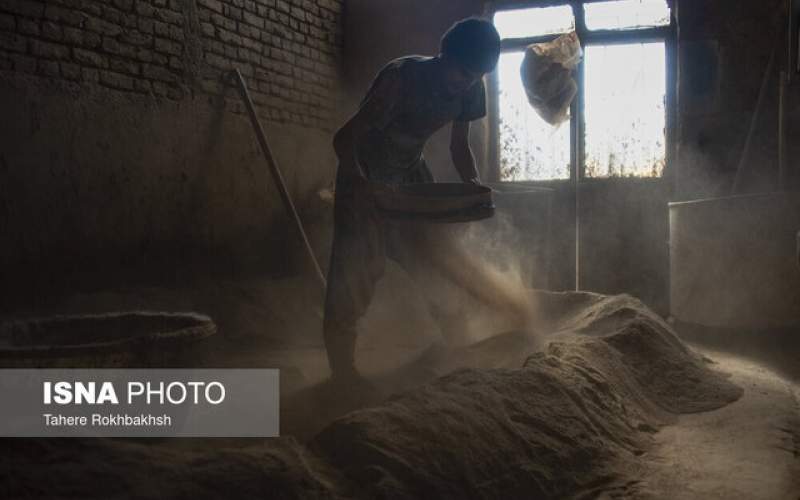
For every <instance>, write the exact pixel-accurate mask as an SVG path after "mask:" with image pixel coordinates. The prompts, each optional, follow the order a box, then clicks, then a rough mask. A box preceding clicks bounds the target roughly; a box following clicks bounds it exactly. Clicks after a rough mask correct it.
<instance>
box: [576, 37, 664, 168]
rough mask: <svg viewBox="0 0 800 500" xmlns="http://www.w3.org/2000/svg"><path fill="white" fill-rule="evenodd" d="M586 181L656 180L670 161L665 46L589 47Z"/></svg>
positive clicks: (648, 44) (586, 60)
mask: <svg viewBox="0 0 800 500" xmlns="http://www.w3.org/2000/svg"><path fill="white" fill-rule="evenodd" d="M585 57H586V58H585V69H586V74H585V82H586V90H585V92H586V102H585V120H586V175H587V176H589V177H614V176H627V177H656V176H660V175H661V173H662V172H663V170H664V162H665V159H666V134H665V127H666V109H665V100H666V54H665V50H664V43H663V42H655V43H635V44H626V45H608V46H597V45H590V46H588V47H586V56H585Z"/></svg>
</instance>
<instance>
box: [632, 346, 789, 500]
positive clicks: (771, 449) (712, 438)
mask: <svg viewBox="0 0 800 500" xmlns="http://www.w3.org/2000/svg"><path fill="white" fill-rule="evenodd" d="M705 353H706V354H707V355H708V356H711V357H713V359H715V360H716V361H717V362H718V363H719V365H720V368H721V369H722V370H724V371H726V372H728V373H730V374H731V375H732V381H733V382H735V383H737V384H738V385H740V386H741V387H743V388H744V395H743V396H742V398H741V399H739V400H738V401H736V402H735V403H732V404H730V405H728V406H726V407H724V408H721V409H719V410H716V411H712V412H707V413H698V414H693V415H682V416H680V417H678V420H677V422H675V423H674V424H672V425H669V426H667V427H664V428H663V429H661V430H660V431H659V432H658V433H657V434H656V435H655V440H656V442H655V445H654V446H653V448H652V449H651V450H650V451H649V452H648V453H647V454H646V455H644V456H643V457H642V458H643V460H644V462H645V473H644V477H645V479H643V480H642V482H641V483H640V484H639V489H640V491H643V492H646V493H647V495H646V497H649V498H680V499H687V500H694V499H697V500H700V499H717V498H719V499H723V498H747V499H751V500H769V499H787V500H797V499H799V498H800V404H799V403H798V401H800V400H798V396H800V392H799V391H800V388H798V386H797V385H796V384H793V383H791V382H789V381H787V380H785V379H783V378H781V377H780V376H778V375H776V374H775V372H773V371H771V370H770V369H768V368H765V367H764V366H762V365H759V364H757V363H754V362H752V361H749V360H746V359H743V358H738V357H734V356H731V355H729V354H724V353H720V352H711V351H705Z"/></svg>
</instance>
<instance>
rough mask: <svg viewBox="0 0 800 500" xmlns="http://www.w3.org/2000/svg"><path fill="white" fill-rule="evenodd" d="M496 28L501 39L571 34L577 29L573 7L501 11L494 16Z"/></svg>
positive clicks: (562, 6)
mask: <svg viewBox="0 0 800 500" xmlns="http://www.w3.org/2000/svg"><path fill="white" fill-rule="evenodd" d="M494 26H495V28H497V32H498V33H500V37H501V38H526V37H531V36H542V35H554V34H560V33H569V32H570V31H573V30H574V29H575V20H574V19H573V17H572V7H570V6H569V5H561V6H558V7H543V8H533V9H514V10H501V11H498V12H497V13H496V14H495V15H494Z"/></svg>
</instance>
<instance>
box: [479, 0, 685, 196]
mask: <svg viewBox="0 0 800 500" xmlns="http://www.w3.org/2000/svg"><path fill="white" fill-rule="evenodd" d="M494 23H495V26H496V27H497V29H498V32H499V33H500V36H501V37H502V39H503V53H502V54H501V56H500V62H499V63H498V67H497V71H496V73H495V74H494V82H493V88H494V91H495V100H494V103H495V106H494V107H493V109H494V110H493V114H494V123H495V124H496V127H495V134H493V145H494V148H493V150H494V156H495V159H496V164H497V166H498V167H497V177H498V178H499V179H500V180H502V181H547V180H565V179H570V178H573V177H574V176H575V175H576V174H577V175H579V176H580V177H589V178H602V177H660V176H661V175H662V174H663V172H664V168H665V166H666V163H667V157H668V148H667V130H668V127H667V124H668V119H669V113H670V109H669V106H668V102H669V100H670V96H671V95H672V89H673V88H674V82H671V81H670V79H671V78H673V77H672V72H670V71H668V68H669V64H670V54H671V53H672V51H671V50H670V44H671V42H672V40H673V31H672V23H671V13H670V9H669V7H668V5H667V3H666V0H613V1H591V2H586V3H585V5H584V4H583V3H582V2H576V1H572V2H569V3H567V2H566V1H565V2H564V5H555V6H550V7H529V8H512V9H508V10H499V11H497V12H495V15H494ZM570 31H576V32H577V33H578V36H579V38H580V39H581V43H582V45H583V48H584V57H583V61H582V63H581V65H580V66H579V68H578V70H577V72H576V73H577V76H576V81H578V86H579V90H578V96H577V97H576V99H575V101H574V102H573V105H572V108H571V113H570V114H571V116H570V118H569V120H568V121H567V122H565V123H563V124H562V125H561V126H559V127H553V126H551V125H549V124H547V123H546V122H545V121H544V120H542V119H541V118H540V117H539V116H538V115H537V114H536V112H535V111H534V110H533V108H532V107H531V106H530V105H529V104H528V101H527V98H526V96H525V91H524V89H523V87H522V81H521V79H520V72H519V69H520V64H521V62H522V57H523V53H524V49H525V47H526V46H527V45H529V44H531V43H539V42H544V41H550V40H552V39H554V38H555V37H556V36H558V35H559V34H562V33H568V32H570Z"/></svg>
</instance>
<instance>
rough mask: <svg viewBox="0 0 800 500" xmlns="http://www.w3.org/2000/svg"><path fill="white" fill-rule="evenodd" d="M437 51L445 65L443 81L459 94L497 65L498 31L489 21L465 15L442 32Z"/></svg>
mask: <svg viewBox="0 0 800 500" xmlns="http://www.w3.org/2000/svg"><path fill="white" fill-rule="evenodd" d="M440 52H441V56H442V60H443V61H444V67H445V80H446V82H445V85H446V87H447V89H448V91H449V92H451V93H454V94H458V93H461V92H464V91H465V90H467V89H468V88H470V87H471V86H472V85H473V84H474V83H475V82H476V81H478V79H480V78H481V77H482V76H483V75H484V74H486V73H488V72H490V71H492V70H493V69H494V67H495V66H496V65H497V60H498V58H499V57H500V35H499V34H498V33H497V30H496V29H495V28H494V26H493V25H492V23H490V22H488V21H484V20H482V19H476V18H469V19H464V20H462V21H459V22H457V23H456V24H454V25H453V26H452V27H451V28H450V29H449V30H447V33H445V34H444V36H442V40H441V49H440Z"/></svg>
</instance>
